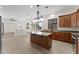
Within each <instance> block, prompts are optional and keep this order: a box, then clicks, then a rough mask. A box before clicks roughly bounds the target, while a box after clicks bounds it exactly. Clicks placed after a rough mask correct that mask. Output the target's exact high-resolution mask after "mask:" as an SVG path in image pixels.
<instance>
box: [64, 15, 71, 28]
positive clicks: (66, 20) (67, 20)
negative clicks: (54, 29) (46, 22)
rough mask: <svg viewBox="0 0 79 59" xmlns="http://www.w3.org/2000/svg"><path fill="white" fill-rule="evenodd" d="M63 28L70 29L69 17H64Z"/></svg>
mask: <svg viewBox="0 0 79 59" xmlns="http://www.w3.org/2000/svg"><path fill="white" fill-rule="evenodd" d="M64 27H71V17H70V15H65V16H64Z"/></svg>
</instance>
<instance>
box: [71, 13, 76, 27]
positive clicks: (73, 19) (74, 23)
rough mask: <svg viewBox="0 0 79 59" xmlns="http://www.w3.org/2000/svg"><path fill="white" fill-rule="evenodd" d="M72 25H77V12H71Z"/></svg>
mask: <svg viewBox="0 0 79 59" xmlns="http://www.w3.org/2000/svg"><path fill="white" fill-rule="evenodd" d="M71 27H76V13H73V14H71Z"/></svg>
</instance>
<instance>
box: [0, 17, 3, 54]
mask: <svg viewBox="0 0 79 59" xmlns="http://www.w3.org/2000/svg"><path fill="white" fill-rule="evenodd" d="M3 34H4V24H3V22H2V17H1V16H0V54H1V53H2V36H3Z"/></svg>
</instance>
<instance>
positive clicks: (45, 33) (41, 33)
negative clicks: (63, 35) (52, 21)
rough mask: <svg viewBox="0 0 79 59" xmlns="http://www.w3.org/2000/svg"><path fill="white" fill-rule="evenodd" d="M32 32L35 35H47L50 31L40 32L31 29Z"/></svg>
mask: <svg viewBox="0 0 79 59" xmlns="http://www.w3.org/2000/svg"><path fill="white" fill-rule="evenodd" d="M31 33H32V34H37V35H43V36H49V35H51V34H52V33H48V32H41V31H32V32H31Z"/></svg>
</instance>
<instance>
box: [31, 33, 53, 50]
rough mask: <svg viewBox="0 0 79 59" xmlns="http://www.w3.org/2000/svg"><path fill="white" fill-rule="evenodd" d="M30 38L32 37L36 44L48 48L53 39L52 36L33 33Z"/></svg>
mask: <svg viewBox="0 0 79 59" xmlns="http://www.w3.org/2000/svg"><path fill="white" fill-rule="evenodd" d="M30 38H31V42H32V43H34V44H37V45H39V46H41V47H43V48H46V49H50V48H51V45H52V40H51V38H50V36H42V35H36V34H31V37H30Z"/></svg>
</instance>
